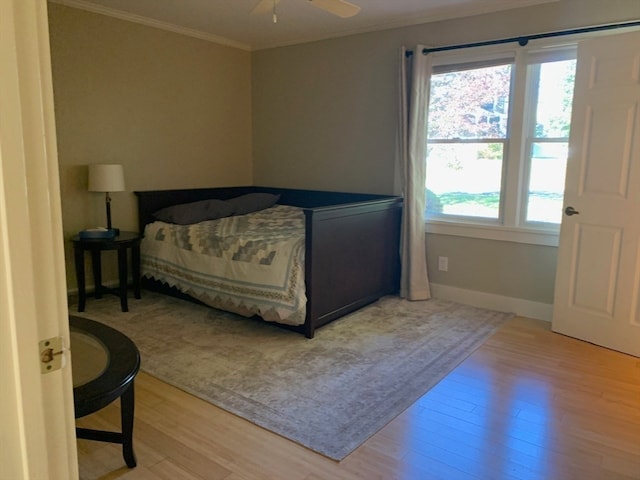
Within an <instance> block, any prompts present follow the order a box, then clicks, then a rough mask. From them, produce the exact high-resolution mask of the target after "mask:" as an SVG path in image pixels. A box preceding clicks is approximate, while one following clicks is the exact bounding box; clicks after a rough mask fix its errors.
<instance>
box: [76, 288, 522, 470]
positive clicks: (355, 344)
mask: <svg viewBox="0 0 640 480" xmlns="http://www.w3.org/2000/svg"><path fill="white" fill-rule="evenodd" d="M129 308H130V312H128V313H123V312H121V311H120V302H119V300H118V298H116V297H113V296H107V297H104V298H102V299H100V300H89V301H88V302H87V309H86V311H85V312H84V313H82V314H79V315H82V316H84V317H87V318H91V319H94V320H98V321H101V322H103V323H106V324H108V325H110V326H112V327H115V328H116V329H118V330H120V331H121V332H123V333H124V334H126V335H128V336H129V337H130V338H131V339H132V340H133V341H134V342H135V343H136V344H137V346H138V348H139V350H140V355H141V358H142V370H144V371H145V372H147V373H149V374H151V375H153V376H155V377H157V378H159V379H161V380H163V381H165V382H167V383H170V384H172V385H174V386H176V387H178V388H180V389H182V390H185V391H187V392H189V393H191V394H193V395H195V396H197V397H200V398H202V399H204V400H206V401H208V402H210V403H213V404H214V405H217V406H219V407H221V408H223V409H225V410H227V411H229V412H232V413H234V414H236V415H239V416H240V417H243V418H245V419H247V420H249V421H251V422H253V423H255V424H257V425H260V426H262V427H264V428H266V429H268V430H271V431H273V432H275V433H277V434H279V435H282V436H284V437H287V438H289V439H291V440H293V441H295V442H298V443H300V444H302V445H305V446H306V447H308V448H310V449H312V450H314V451H316V452H318V453H321V454H323V455H325V456H327V457H330V458H332V459H334V460H341V459H343V458H344V457H345V456H347V455H348V454H349V453H350V452H352V451H353V450H355V449H356V448H357V447H358V446H359V445H361V444H362V443H363V442H364V441H365V440H367V439H368V438H369V437H370V436H371V435H373V434H374V433H376V432H377V431H378V430H379V429H380V428H382V427H383V426H384V425H386V424H387V423H388V422H389V421H391V420H392V419H393V418H394V417H396V416H397V415H398V414H400V413H402V412H403V411H404V410H405V409H406V408H407V407H409V406H410V405H411V404H412V403H413V402H415V400H417V399H418V398H419V397H420V396H422V395H423V394H424V393H425V392H427V391H428V390H429V389H430V388H431V387H433V386H434V385H435V384H436V383H437V382H438V381H439V380H440V379H442V378H443V377H444V376H445V375H446V374H447V373H449V372H450V371H451V370H452V369H453V368H454V367H455V366H456V365H458V364H459V363H460V362H461V361H462V360H464V359H465V358H466V357H467V356H468V355H469V354H471V353H472V352H473V351H474V350H475V349H476V348H477V347H478V346H479V345H480V344H481V343H482V342H483V341H484V340H485V339H486V338H487V337H488V336H490V335H491V334H492V333H493V332H494V331H495V330H496V329H497V328H498V327H499V326H500V325H501V324H503V323H504V322H505V321H506V320H508V319H510V318H511V317H512V315H510V314H506V313H500V312H494V311H490V310H483V309H479V308H474V307H469V306H464V305H460V304H456V303H453V302H448V301H442V300H429V301H425V302H409V301H406V300H402V299H400V298H397V297H385V298H383V299H381V300H380V301H378V302H376V303H374V304H372V305H369V306H367V307H365V308H363V309H361V310H359V311H357V312H355V313H353V314H351V315H348V316H346V317H344V318H342V319H340V320H337V321H335V322H333V323H331V324H329V325H327V326H325V327H322V328H321V329H319V330H318V331H317V332H316V336H315V338H313V339H312V340H309V339H307V338H305V337H304V336H302V335H300V334H298V333H293V332H290V331H287V330H283V329H281V328H278V327H276V326H273V325H269V324H267V323H266V322H262V321H259V320H253V319H246V318H243V317H239V316H237V315H234V314H230V313H225V312H221V311H218V310H214V309H211V308H208V307H204V306H201V305H196V304H193V303H190V302H187V301H184V300H178V299H175V298H171V297H166V296H163V295H160V294H156V293H151V292H143V298H142V299H141V300H133V299H132V300H130V301H129ZM75 310H76V308H74V306H71V307H70V313H71V314H74V315H75V314H76V313H74V312H75Z"/></svg>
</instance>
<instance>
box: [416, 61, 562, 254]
mask: <svg viewBox="0 0 640 480" xmlns="http://www.w3.org/2000/svg"><path fill="white" fill-rule="evenodd" d="M574 77H575V50H573V49H570V50H569V49H564V50H562V51H558V50H556V51H552V50H549V51H544V52H536V53H531V52H520V53H518V54H515V55H512V56H504V55H503V56H502V57H494V58H490V59H488V60H483V61H481V62H478V61H475V62H464V63H455V64H452V65H441V66H436V67H434V72H433V75H432V77H431V89H430V100H429V106H428V131H427V157H426V162H427V163H426V175H427V178H426V185H425V187H426V200H427V209H426V212H425V216H426V220H427V226H428V231H435V229H434V228H429V224H434V225H437V224H440V225H441V226H442V225H445V226H447V225H448V226H452V225H456V226H458V227H461V226H462V227H464V229H465V231H466V234H468V235H471V236H478V235H477V229H478V228H480V229H484V231H485V232H486V231H487V229H489V230H491V229H493V230H494V231H497V230H502V231H503V232H504V231H511V232H514V231H520V233H521V234H522V233H523V232H525V233H527V232H528V233H534V234H535V233H536V232H543V233H544V234H546V235H548V234H551V235H552V236H556V237H557V232H558V230H559V224H560V221H561V216H562V200H563V191H564V177H565V168H566V160H567V153H568V138H569V130H570V120H571V102H572V98H573V83H574ZM474 229H475V232H474ZM442 233H453V232H442ZM480 236H484V235H480ZM521 236H522V235H521ZM498 238H504V234H503V235H502V236H499V237H498ZM533 243H545V242H538V241H534V242H533Z"/></svg>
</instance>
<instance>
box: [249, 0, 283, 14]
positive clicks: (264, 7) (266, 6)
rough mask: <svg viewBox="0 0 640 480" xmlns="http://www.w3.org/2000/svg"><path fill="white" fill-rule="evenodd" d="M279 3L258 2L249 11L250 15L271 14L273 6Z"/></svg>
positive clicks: (276, 1) (266, 0) (277, 0)
mask: <svg viewBox="0 0 640 480" xmlns="http://www.w3.org/2000/svg"><path fill="white" fill-rule="evenodd" d="M274 3H275V4H276V5H277V4H278V3H280V0H260V1H259V2H258V3H257V4H256V6H255V7H253V8H252V9H251V13H255V14H256V15H260V14H263V13H271V12H273V4H274Z"/></svg>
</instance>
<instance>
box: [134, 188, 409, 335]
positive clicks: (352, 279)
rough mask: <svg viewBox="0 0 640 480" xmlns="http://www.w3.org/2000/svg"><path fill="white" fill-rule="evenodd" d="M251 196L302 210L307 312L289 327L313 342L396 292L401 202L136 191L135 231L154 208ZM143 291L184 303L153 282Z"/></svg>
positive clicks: (236, 191) (318, 194)
mask: <svg viewBox="0 0 640 480" xmlns="http://www.w3.org/2000/svg"><path fill="white" fill-rule="evenodd" d="M252 192H266V193H275V194H279V195H280V199H279V201H278V203H279V204H282V205H293V206H297V207H301V208H302V209H303V211H304V215H305V235H306V236H305V288H306V295H307V311H306V318H305V323H304V325H301V326H299V327H293V329H294V330H296V331H299V332H301V333H304V335H306V337H307V338H313V335H314V333H315V330H316V328H318V327H320V326H322V325H325V324H327V323H329V322H331V321H333V320H335V319H337V318H339V317H341V316H343V315H345V314H347V313H349V312H352V311H354V310H357V309H359V308H361V307H363V306H365V305H367V304H369V303H372V302H374V301H376V300H378V299H379V298H380V297H382V296H384V295H388V294H392V293H396V292H397V291H398V288H399V278H400V258H399V248H400V221H401V212H402V198H401V197H396V196H391V195H374V194H360V193H342V192H327V191H319V190H295V189H286V188H272V187H257V186H243V187H221V188H198V189H185V190H155V191H144V192H135V194H136V195H137V197H138V213H139V226H140V232H144V227H145V225H146V224H147V223H150V222H152V221H154V219H153V213H154V212H156V211H157V210H159V209H161V208H164V207H168V206H171V205H178V204H181V203H189V202H195V201H198V200H205V199H212V198H216V199H221V200H227V199H230V198H233V197H237V196H239V195H244V194H246V193H252ZM143 286H144V287H145V288H148V289H151V290H155V291H161V292H164V293H168V294H171V295H174V296H180V297H182V298H185V297H186V298H188V297H187V296H186V295H185V294H182V293H180V292H178V290H177V289H175V288H170V287H168V286H167V285H166V284H163V283H161V282H158V281H155V280H152V279H148V278H143ZM287 328H291V327H287Z"/></svg>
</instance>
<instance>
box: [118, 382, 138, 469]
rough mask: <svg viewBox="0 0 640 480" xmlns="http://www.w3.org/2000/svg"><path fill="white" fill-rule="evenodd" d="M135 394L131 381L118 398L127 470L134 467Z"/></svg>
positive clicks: (123, 451)
mask: <svg viewBox="0 0 640 480" xmlns="http://www.w3.org/2000/svg"><path fill="white" fill-rule="evenodd" d="M134 404H135V393H134V388H133V380H132V381H131V385H130V386H129V388H127V390H125V392H124V393H123V394H122V396H121V397H120V418H121V420H122V455H123V456H124V461H125V462H126V463H127V466H128V467H129V468H133V467H135V466H136V455H135V453H134V452H133V411H134Z"/></svg>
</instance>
